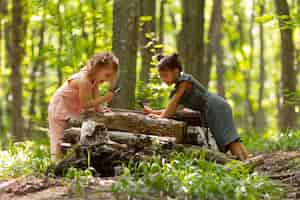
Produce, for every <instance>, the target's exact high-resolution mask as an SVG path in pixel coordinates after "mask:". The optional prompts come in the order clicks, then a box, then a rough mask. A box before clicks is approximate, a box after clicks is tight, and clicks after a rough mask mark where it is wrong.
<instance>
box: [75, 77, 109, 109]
mask: <svg viewBox="0 0 300 200" xmlns="http://www.w3.org/2000/svg"><path fill="white" fill-rule="evenodd" d="M77 84H78V89H79V100H80V102H81V104H82V106H83V108H84V109H88V108H95V107H96V106H98V105H100V104H102V103H104V102H107V101H110V100H111V99H112V97H113V93H112V92H109V93H107V94H106V95H105V96H100V95H96V96H95V97H94V98H93V90H92V89H91V83H90V82H89V81H88V80H85V79H79V80H78V83H77Z"/></svg>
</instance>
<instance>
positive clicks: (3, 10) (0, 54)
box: [0, 0, 8, 140]
mask: <svg viewBox="0 0 300 200" xmlns="http://www.w3.org/2000/svg"><path fill="white" fill-rule="evenodd" d="M7 6H8V3H7V0H2V1H0V18H1V19H5V18H6V17H7V15H8V8H7ZM6 24H7V22H6ZM6 24H4V23H2V21H1V20H0V75H1V76H3V75H4V74H3V69H4V67H5V65H6V58H7V55H6V53H7V50H6V49H5V44H3V43H2V42H4V41H5V33H6V27H7V25H6ZM2 47H3V48H2ZM3 82H4V81H3V80H1V81H0V85H1V90H2V91H3V90H5V86H4V84H3ZM0 99H1V102H0V133H2V134H3V135H1V138H2V139H3V140H6V135H4V134H5V132H4V114H5V112H4V111H5V110H4V104H3V102H4V95H3V96H2V95H1V96H0Z"/></svg>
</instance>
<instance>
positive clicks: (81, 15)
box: [78, 0, 89, 53]
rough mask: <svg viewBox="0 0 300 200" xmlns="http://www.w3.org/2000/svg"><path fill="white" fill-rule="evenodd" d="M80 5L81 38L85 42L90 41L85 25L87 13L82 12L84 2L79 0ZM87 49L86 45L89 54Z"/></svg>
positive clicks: (85, 49)
mask: <svg viewBox="0 0 300 200" xmlns="http://www.w3.org/2000/svg"><path fill="white" fill-rule="evenodd" d="M78 4H79V6H78V10H79V13H80V25H81V36H82V38H83V39H84V40H85V41H88V34H87V32H86V24H85V21H86V17H85V11H83V10H82V5H83V2H82V0H78ZM87 47H88V46H87V45H86V44H85V45H84V51H85V53H88V50H89V49H88V48H87Z"/></svg>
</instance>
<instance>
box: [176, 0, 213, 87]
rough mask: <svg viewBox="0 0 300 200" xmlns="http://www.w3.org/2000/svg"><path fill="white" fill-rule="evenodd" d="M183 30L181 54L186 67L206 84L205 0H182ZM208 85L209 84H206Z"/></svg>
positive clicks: (180, 42) (180, 38) (180, 45)
mask: <svg viewBox="0 0 300 200" xmlns="http://www.w3.org/2000/svg"><path fill="white" fill-rule="evenodd" d="M181 2H182V8H183V10H182V30H181V32H180V34H179V44H178V45H179V46H178V47H179V54H180V59H181V61H182V64H183V66H184V69H185V71H186V72H187V73H190V74H192V75H194V76H195V78H196V79H198V80H199V81H200V82H202V83H204V84H205V79H206V77H205V76H206V73H205V72H206V71H207V70H206V69H205V65H204V59H203V58H204V6H205V1H204V0H182V1H181ZM205 86H206V87H207V85H205Z"/></svg>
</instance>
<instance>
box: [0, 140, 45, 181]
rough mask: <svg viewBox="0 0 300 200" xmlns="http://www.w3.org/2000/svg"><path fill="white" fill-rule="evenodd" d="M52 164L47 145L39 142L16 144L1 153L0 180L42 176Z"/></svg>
mask: <svg viewBox="0 0 300 200" xmlns="http://www.w3.org/2000/svg"><path fill="white" fill-rule="evenodd" d="M49 164H50V153H49V149H48V147H47V146H46V145H43V144H39V143H37V142H31V141H26V142H16V143H13V144H10V145H9V146H8V148H7V149H6V150H2V151H0V179H5V178H9V177H18V176H25V175H29V174H36V175H41V174H43V173H45V172H46V170H47V167H48V166H49Z"/></svg>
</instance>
